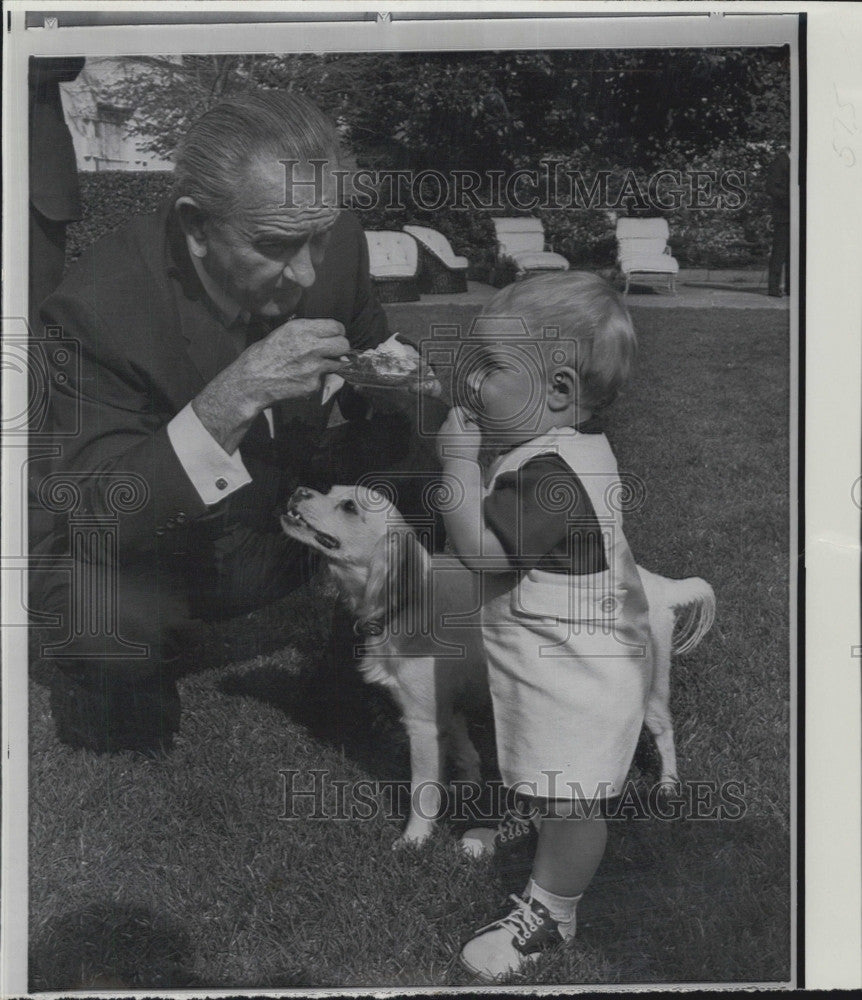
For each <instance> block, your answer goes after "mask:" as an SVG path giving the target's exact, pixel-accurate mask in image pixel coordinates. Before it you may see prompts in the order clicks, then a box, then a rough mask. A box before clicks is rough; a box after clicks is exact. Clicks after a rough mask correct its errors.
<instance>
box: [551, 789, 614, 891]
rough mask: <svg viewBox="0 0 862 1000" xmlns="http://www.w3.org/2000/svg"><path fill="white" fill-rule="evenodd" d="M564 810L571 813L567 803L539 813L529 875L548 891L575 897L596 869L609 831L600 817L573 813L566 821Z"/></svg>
mask: <svg viewBox="0 0 862 1000" xmlns="http://www.w3.org/2000/svg"><path fill="white" fill-rule="evenodd" d="M567 810H568V811H572V810H571V807H570V805H569V804H568V803H565V804H561V805H560V807H559V808H558V809H557V810H554V809H553V808H551V809H549V810H544V809H543V810H542V820H541V824H540V826H539V842H538V844H537V846H536V856H535V859H534V860H533V873H532V875H533V882H534V883H536V884H538V885H539V886H541V887H542V888H543V889H546V890H547V891H548V892H552V893H554V894H556V895H558V896H578V895H580V894H581V893H582V892H583V891H584V889H586V887H587V886H588V885H589V883H590V881H591V879H592V877H593V875H595V873H596V869H597V868H598V867H599V863H600V862H601V860H602V856H603V855H604V853H605V844H606V843H607V839H608V832H607V826H606V824H605V820H604V818H603V817H602V816H578V815H577V813H576V814H575V816H573V817H572V818H569V817H568V815H567ZM555 812H556V815H554V813H555ZM549 813H550V815H549Z"/></svg>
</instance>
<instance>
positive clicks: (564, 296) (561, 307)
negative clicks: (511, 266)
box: [482, 271, 637, 410]
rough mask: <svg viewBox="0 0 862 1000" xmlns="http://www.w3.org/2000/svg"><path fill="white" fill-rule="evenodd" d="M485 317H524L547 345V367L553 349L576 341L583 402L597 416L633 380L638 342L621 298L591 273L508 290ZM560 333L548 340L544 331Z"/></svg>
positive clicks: (539, 279)
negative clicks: (595, 411) (631, 375)
mask: <svg viewBox="0 0 862 1000" xmlns="http://www.w3.org/2000/svg"><path fill="white" fill-rule="evenodd" d="M482 316H495V317H514V316H517V317H521V318H522V319H523V320H524V323H525V324H526V326H527V329H528V332H529V335H530V337H531V339H533V340H539V341H540V342H541V343H542V353H543V354H544V356H545V360H546V363H548V362H549V361H550V358H551V353H552V349H553V348H557V347H558V346H559V344H560V343H561V342H562V343H565V342H566V341H575V342H576V343H577V345H578V347H577V359H576V362H575V364H576V368H577V374H578V378H579V380H580V390H581V397H580V401H581V403H582V404H583V405H584V406H588V407H590V408H592V409H594V410H597V409H601V408H602V407H604V406H608V405H609V404H610V403H612V402H613V401H614V399H615V398H616V396H617V393H618V392H619V390H620V389H621V388H622V386H623V385H624V383H625V382H626V381H627V379H628V377H629V375H630V374H631V370H632V366H633V364H634V359H635V356H636V354H637V338H636V337H635V331H634V327H633V326H632V321H631V317H630V316H629V312H628V309H626V307H625V304H624V303H623V300H622V297H621V296H620V294H619V293H618V292H616V291H615V290H614V289H613V288H611V286H610V285H609V284H608V283H607V282H606V281H605V280H603V279H602V278H600V277H599V276H598V275H596V274H590V273H589V272H587V271H565V272H563V273H559V272H555V273H552V274H540V275H534V276H533V277H530V278H526V279H524V280H523V281H518V282H515V283H514V284H511V285H508V286H507V287H506V288H504V289H503V290H502V291H500V292H499V293H498V294H497V295H495V296H494V297H493V298H492V299H491V300H490V301H489V302H488V303H487V305H486V306H485V308H484V309H483V310H482ZM551 329H553V330H557V331H559V332H558V334H557V335H556V338H554V339H547V338H546V335H545V333H544V331H548V330H551Z"/></svg>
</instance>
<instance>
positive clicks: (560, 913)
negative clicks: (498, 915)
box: [524, 879, 583, 941]
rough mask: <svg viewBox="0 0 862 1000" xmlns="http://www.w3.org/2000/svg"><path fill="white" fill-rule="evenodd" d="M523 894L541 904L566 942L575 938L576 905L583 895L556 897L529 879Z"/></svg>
mask: <svg viewBox="0 0 862 1000" xmlns="http://www.w3.org/2000/svg"><path fill="white" fill-rule="evenodd" d="M524 894H525V895H526V896H527V897H528V898H529V899H535V901H536V902H537V903H541V904H542V906H544V907H546V909H547V910H548V913H550V914H551V916H552V917H553V918H554V920H556V921H557V924H558V925H559V928H560V934H562V936H563V938H564V939H565V940H566V941H568V940H570V939H571V938H573V937H574V936H575V928H576V925H577V920H576V916H577V912H576V911H577V909H578V903H579V902H580V901H581V899H582V898H583V893H581V894H580V895H578V896H558V895H556V893H553V892H548V890H547V889H543V888H542V887H541V886H540V885H539V884H538V883H537V882H534V881H533V880H532V879H530V881H529V882H528V883H527V888H526V889H525V890H524Z"/></svg>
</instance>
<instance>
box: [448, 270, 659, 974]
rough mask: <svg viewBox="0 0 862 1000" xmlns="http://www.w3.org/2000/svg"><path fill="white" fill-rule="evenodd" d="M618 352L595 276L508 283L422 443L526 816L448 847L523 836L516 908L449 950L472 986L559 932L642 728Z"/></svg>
mask: <svg viewBox="0 0 862 1000" xmlns="http://www.w3.org/2000/svg"><path fill="white" fill-rule="evenodd" d="M635 350H636V341H635V335H634V330H633V329H632V324H631V320H630V318H629V315H628V312H627V310H626V308H625V306H624V304H623V302H622V300H621V298H620V296H619V295H618V294H617V293H616V292H615V291H614V290H613V289H612V288H611V287H610V286H609V285H608V284H607V283H606V282H604V281H603V280H602V279H600V278H598V277H597V276H595V275H591V274H585V273H578V272H566V273H565V274H559V273H555V274H546V275H541V276H535V277H531V278H528V279H526V280H525V281H523V282H517V283H515V284H513V285H510V286H509V287H508V288H506V289H504V290H503V291H502V292H500V293H499V294H498V295H496V296H495V297H494V298H493V299H492V300H491V301H490V302H489V303H488V305H487V306H486V308H485V309H484V310H483V313H482V315H481V316H480V317H479V318H478V319H477V320H476V322H475V323H474V325H473V327H472V329H471V331H470V334H469V336H468V337H467V338H466V339H465V341H464V342H463V343H462V345H461V347H460V351H459V357H458V359H457V362H456V368H455V372H454V376H453V398H454V399H455V401H456V403H457V404H458V405H456V406H455V407H454V408H453V409H452V410H451V411H450V413H449V415H448V417H447V419H446V421H445V423H444V425H443V427H442V428H441V429H440V433H439V435H438V453H439V455H440V459H441V461H442V463H443V475H444V479H445V480H446V481H447V483H448V485H449V486H451V487H452V489H453V496H459V497H461V498H462V501H461V503H460V504H458V505H453V507H452V509H451V510H450V511H449V512H448V513H447V514H446V515H445V521H446V530H447V535H448V538H449V540H450V544H451V545H452V547H453V548H454V550H455V552H456V553H457V554H458V556H459V558H460V559H461V561H462V562H463V563H464V564H465V565H466V566H467V567H468V568H470V569H471V570H473V571H474V572H476V573H480V574H481V577H482V612H481V620H482V631H483V638H484V643H485V648H486V652H487V659H488V674H489V683H490V688H491V695H492V700H493V708H494V721H495V728H496V734H497V752H498V758H499V764H500V771H501V774H502V777H503V781H504V783H505V784H506V785H507V786H508V788H509V789H510V791H511V792H513V793H517V794H518V795H519V796H520V797H521V799H520V801H522V802H524V801H525V802H526V803H527V805H528V809H527V810H526V811H524V812H521V814H520V815H519V814H518V813H517V812H513V813H512V814H509V815H507V816H506V817H505V818H504V820H503V822H502V823H501V824H500V827H499V828H498V830H497V831H496V833H495V832H494V831H491V830H473V831H470V832H468V834H466V835H465V838H464V840H463V842H462V843H463V845H464V847H465V848H466V849H468V850H470V851H472V852H473V853H480V852H482V851H483V850H486V849H489V848H492V849H493V848H498V847H500V846H503V845H504V844H506V843H511V842H513V841H515V840H517V839H519V837H521V836H523V835H525V834H527V833H533V834H534V835H535V829H537V830H538V835H537V837H536V838H535V839H536V849H535V856H534V861H533V868H532V873H531V877H530V880H529V881H528V883H527V886H526V888H525V890H524V892H523V895H521V896H514V895H513V896H511V897H510V899H511V900H512V902H513V907H512V909H511V912H509V913H507V915H506V916H504V917H502V918H501V919H500V920H496V921H494V922H493V923H491V924H488V925H487V926H486V927H483V928H481V929H480V930H478V931H477V932H476V934H475V936H474V937H473V938H472V939H471V940H470V941H469V942H468V943H467V944H466V945H465V946H464V948H463V950H462V951H461V956H460V958H461V962H462V963H463V965H464V966H465V967H466V968H467V969H468V970H469V971H471V972H472V973H474V974H475V975H477V976H479V977H480V978H481V979H483V980H485V981H490V982H493V981H494V980H496V979H499V978H501V977H502V976H505V975H508V974H509V973H512V972H516V971H519V970H521V969H522V968H523V967H524V966H525V965H526V963H528V962H529V961H531V960H532V958H533V956H534V955H535V954H536V953H537V952H538V951H540V950H542V949H544V948H546V947H548V946H552V945H555V944H561V943H563V942H564V941H567V940H569V939H570V938H572V937H573V936H574V933H575V910H576V907H577V904H578V901H579V900H580V898H581V895H582V893H583V891H584V890H585V889H586V887H587V885H588V884H589V882H590V880H591V878H592V877H593V874H594V873H595V871H596V869H597V867H598V865H599V862H600V861H601V858H602V854H603V853H604V849H605V841H606V828H605V820H604V819H603V818H602V816H601V815H600V806H601V802H602V800H604V799H608V798H611V797H613V796H615V795H619V794H620V791H621V788H622V783H623V782H624V780H625V778H626V774H627V772H628V769H629V767H630V765H631V761H632V757H633V755H634V750H635V746H636V744H637V740H638V736H639V733H640V729H641V724H642V722H643V717H644V709H645V706H646V700H647V695H648V693H649V688H650V681H651V661H650V658H649V649H648V647H649V622H648V607H647V602H646V598H645V596H644V591H643V587H642V585H641V581H640V578H639V576H638V572H637V567H636V566H635V562H634V559H633V558H632V555H631V553H630V551H629V548H628V545H627V544H626V540H625V536H624V535H623V530H622V518H621V515H620V510H619V506H620V492H621V484H620V481H619V477H618V472H617V465H616V461H615V459H614V455H613V452H612V451H611V448H610V445H609V444H608V441H607V439H606V437H605V435H604V434H603V433H602V429H601V424H600V420H599V416H598V414H599V413H600V411H601V410H602V409H603V408H604V407H606V406H607V405H608V404H609V403H611V402H612V401H613V399H614V398H615V396H616V394H617V392H618V390H619V388H620V387H621V386H622V384H623V383H624V382H625V381H626V379H627V377H628V375H629V372H630V369H631V366H632V362H633V359H634V354H635Z"/></svg>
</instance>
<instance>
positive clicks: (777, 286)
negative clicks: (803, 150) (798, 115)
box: [766, 149, 790, 298]
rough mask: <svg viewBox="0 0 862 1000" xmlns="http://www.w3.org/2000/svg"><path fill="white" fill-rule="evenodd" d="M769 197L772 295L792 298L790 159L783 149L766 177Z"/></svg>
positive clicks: (770, 287) (770, 166) (770, 290)
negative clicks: (782, 291) (782, 288)
mask: <svg viewBox="0 0 862 1000" xmlns="http://www.w3.org/2000/svg"><path fill="white" fill-rule="evenodd" d="M766 193H767V194H768V195H769V197H770V198H771V199H772V251H771V253H770V254H769V294H770V295H772V296H773V297H777V298H780V297H781V272H782V270H783V271H784V291H785V292H786V293H787V294H788V295H789V294H790V156H789V155H788V153H787V150H786V149H782V150H781V152H780V153H779V154H778V156H776V157H775V159H774V160H773V161H772V163H771V164H770V165H769V169H768V170H767V173H766Z"/></svg>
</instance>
